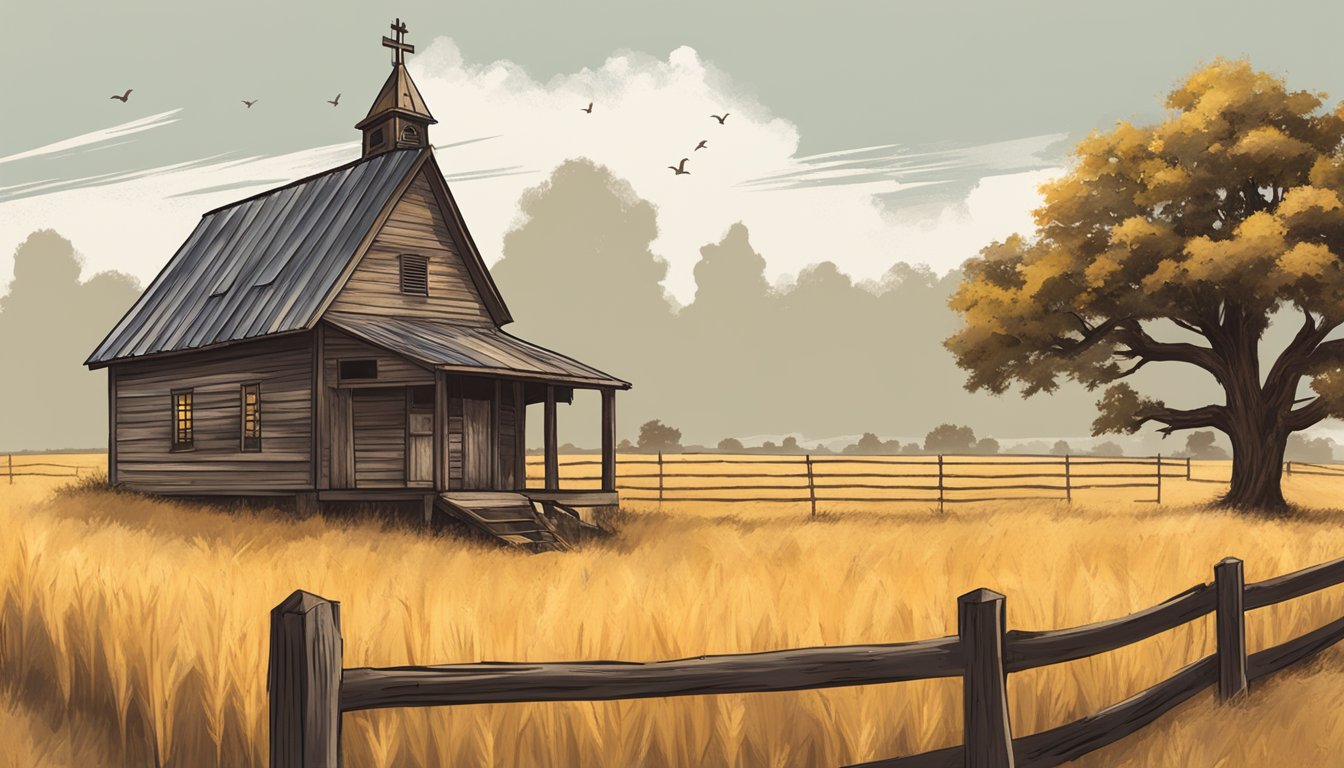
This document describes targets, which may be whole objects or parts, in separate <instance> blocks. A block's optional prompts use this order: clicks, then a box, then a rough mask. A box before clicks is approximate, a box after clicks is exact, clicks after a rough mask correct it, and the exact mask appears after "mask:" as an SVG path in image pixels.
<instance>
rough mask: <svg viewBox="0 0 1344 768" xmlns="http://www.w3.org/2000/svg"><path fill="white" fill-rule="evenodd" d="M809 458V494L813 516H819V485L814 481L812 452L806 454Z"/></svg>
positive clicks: (806, 457)
mask: <svg viewBox="0 0 1344 768" xmlns="http://www.w3.org/2000/svg"><path fill="white" fill-rule="evenodd" d="M804 458H805V459H807V496H808V499H809V500H810V501H811V502H812V516H813V517H816V516H817V486H816V483H814V482H813V481H812V454H810V453H809V454H807V455H806V456H804Z"/></svg>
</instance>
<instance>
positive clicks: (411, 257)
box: [397, 253, 429, 297]
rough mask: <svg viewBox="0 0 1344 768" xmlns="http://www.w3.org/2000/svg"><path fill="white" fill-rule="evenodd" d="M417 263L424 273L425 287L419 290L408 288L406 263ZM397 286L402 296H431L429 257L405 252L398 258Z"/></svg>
mask: <svg viewBox="0 0 1344 768" xmlns="http://www.w3.org/2000/svg"><path fill="white" fill-rule="evenodd" d="M408 262H409V263H417V264H418V265H419V268H420V269H421V270H422V274H423V275H424V288H423V289H422V290H418V291H408V290H406V265H407V263H408ZM397 287H398V288H400V289H401V295H402V296H425V297H428V296H429V257H428V256H423V255H421V254H418V253H403V254H401V256H400V257H398V260H397Z"/></svg>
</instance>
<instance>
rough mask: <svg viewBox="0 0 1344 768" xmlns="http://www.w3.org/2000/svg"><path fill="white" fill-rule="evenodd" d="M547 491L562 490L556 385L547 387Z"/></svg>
mask: <svg viewBox="0 0 1344 768" xmlns="http://www.w3.org/2000/svg"><path fill="white" fill-rule="evenodd" d="M545 422H546V423H545V428H546V448H545V452H546V490H548V491H558V490H560V448H559V444H558V443H557V441H556V434H555V385H554V384H547V385H546V417H545Z"/></svg>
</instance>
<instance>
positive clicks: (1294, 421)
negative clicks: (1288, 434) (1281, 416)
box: [1287, 397, 1330, 432]
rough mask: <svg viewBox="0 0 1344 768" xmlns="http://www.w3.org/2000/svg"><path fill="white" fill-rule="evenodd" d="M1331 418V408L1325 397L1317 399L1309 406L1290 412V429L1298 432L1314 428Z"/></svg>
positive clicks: (1288, 421)
mask: <svg viewBox="0 0 1344 768" xmlns="http://www.w3.org/2000/svg"><path fill="white" fill-rule="evenodd" d="M1329 416H1330V406H1329V404H1328V403H1327V401H1326V399H1325V398H1324V397H1317V398H1315V399H1313V400H1312V401H1311V402H1310V403H1308V404H1307V405H1305V406H1303V407H1301V408H1298V409H1297V410H1295V411H1289V412H1288V419H1287V424H1288V429H1289V430H1291V431H1293V432H1297V431H1300V430H1303V429H1306V428H1308V427H1311V426H1314V425H1315V424H1317V423H1319V422H1320V421H1322V420H1323V419H1326V418H1328V417H1329Z"/></svg>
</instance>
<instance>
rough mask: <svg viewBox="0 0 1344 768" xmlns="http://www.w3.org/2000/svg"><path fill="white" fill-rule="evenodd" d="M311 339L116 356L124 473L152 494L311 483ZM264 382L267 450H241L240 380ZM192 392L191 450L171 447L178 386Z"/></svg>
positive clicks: (293, 487) (119, 466)
mask: <svg viewBox="0 0 1344 768" xmlns="http://www.w3.org/2000/svg"><path fill="white" fill-rule="evenodd" d="M312 350H313V348H312V341H311V339H310V338H309V337H308V335H306V334H302V335H295V336H289V337H285V338H277V339H268V340H262V341H255V342H251V343H247V344H238V345H234V346H230V347H225V348H222V349H219V350H206V351H202V352H195V353H191V354H185V355H174V356H169V357H164V358H160V359H157V360H145V361H142V362H124V363H118V364H117V374H116V378H115V381H116V393H115V396H114V397H115V403H114V412H115V414H116V422H115V426H116V441H115V445H114V446H113V449H112V450H113V451H114V454H115V456H116V468H115V470H114V471H115V474H116V477H117V480H118V481H119V482H121V483H123V484H125V485H126V486H127V487H130V488H134V489H137V490H143V491H149V492H153V493H169V494H171V493H182V494H191V493H200V494H208V493H236V494H249V493H266V492H279V491H297V490H309V489H311V488H312V487H313V484H312V450H311V449H312V389H311V388H312ZM250 382H260V384H261V435H262V437H261V444H262V450H261V451H259V452H248V453H244V452H243V451H242V445H241V441H242V421H241V410H240V409H241V405H240V388H241V386H242V385H243V384H245V383H250ZM186 388H191V389H193V390H194V392H193V404H192V408H193V425H192V429H193V433H194V434H193V439H194V444H195V447H194V449H193V450H190V451H173V450H172V433H173V412H172V406H171V392H172V390H174V389H186Z"/></svg>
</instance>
